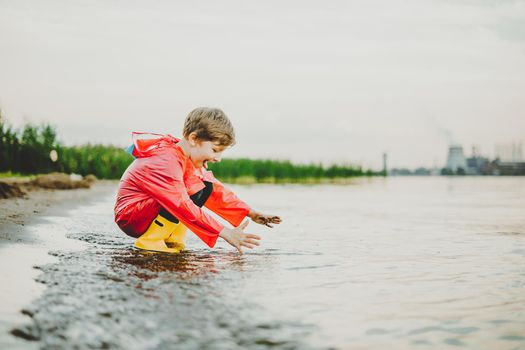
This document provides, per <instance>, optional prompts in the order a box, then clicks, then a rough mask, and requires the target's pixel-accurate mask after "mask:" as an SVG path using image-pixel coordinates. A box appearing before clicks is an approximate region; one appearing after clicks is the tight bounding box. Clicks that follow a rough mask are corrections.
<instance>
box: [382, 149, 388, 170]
mask: <svg viewBox="0 0 525 350" xmlns="http://www.w3.org/2000/svg"><path fill="white" fill-rule="evenodd" d="M387 162H388V155H387V154H386V153H383V174H384V175H388V166H387Z"/></svg>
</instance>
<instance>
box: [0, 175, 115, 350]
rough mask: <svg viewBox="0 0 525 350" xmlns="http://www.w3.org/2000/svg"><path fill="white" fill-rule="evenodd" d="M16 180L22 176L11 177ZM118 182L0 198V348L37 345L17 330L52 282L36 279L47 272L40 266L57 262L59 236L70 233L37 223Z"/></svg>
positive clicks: (89, 199) (85, 201) (93, 197)
mask: <svg viewBox="0 0 525 350" xmlns="http://www.w3.org/2000/svg"><path fill="white" fill-rule="evenodd" d="M7 181H14V182H16V181H17V180H16V179H14V180H13V179H9V180H7ZM116 186H117V182H116V181H98V182H97V183H95V184H94V185H93V186H92V188H90V189H85V188H82V189H75V190H49V189H41V188H34V187H33V188H31V189H30V190H29V191H27V188H24V191H25V192H26V194H25V196H23V197H15V198H9V199H0V273H1V275H2V280H3V281H2V283H1V284H0V296H1V297H2V301H3V302H2V303H1V304H0V348H1V349H31V348H37V344H35V343H30V342H27V341H25V340H23V339H21V338H19V337H15V336H13V335H12V334H11V332H12V331H13V329H14V328H15V327H16V326H17V325H19V324H22V323H27V322H28V318H27V315H26V312H25V311H24V309H23V308H24V307H25V306H26V305H28V304H29V303H30V302H31V300H33V299H35V298H37V297H38V296H39V295H40V294H41V293H42V292H43V291H44V290H45V288H46V286H45V285H44V284H42V283H40V282H38V281H36V278H37V277H38V275H39V274H40V273H41V272H40V271H39V270H38V269H36V268H35V267H38V266H43V265H45V264H49V263H52V262H55V261H56V258H54V257H53V256H51V255H49V253H48V252H49V250H50V248H51V247H50V246H52V245H53V244H56V240H57V239H58V240H66V237H65V235H64V233H63V232H62V233H58V234H57V232H58V231H60V230H59V229H57V230H56V231H57V232H55V233H54V234H53V233H52V234H49V233H47V232H37V231H35V230H34V227H35V226H38V225H41V224H45V223H47V222H48V220H49V218H50V217H57V216H61V215H65V213H66V212H67V211H68V210H71V209H72V208H75V207H78V206H82V205H87V204H89V203H91V202H92V201H96V200H97V198H99V197H100V196H103V195H107V194H108V193H111V192H113V191H114V189H115V188H116Z"/></svg>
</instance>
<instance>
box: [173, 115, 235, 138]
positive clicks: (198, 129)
mask: <svg viewBox="0 0 525 350" xmlns="http://www.w3.org/2000/svg"><path fill="white" fill-rule="evenodd" d="M192 132H194V133H195V134H197V138H198V139H199V140H201V141H212V142H218V143H219V144H220V145H221V146H233V145H234V144H235V131H234V130H233V125H232V123H231V122H230V119H228V117H227V116H226V114H224V112H223V111H222V110H220V109H218V108H208V107H199V108H195V109H194V110H193V111H191V112H190V113H189V114H188V116H187V117H186V120H185V121H184V128H183V130H182V134H183V135H184V137H186V138H187V137H189V135H190V134H191V133H192Z"/></svg>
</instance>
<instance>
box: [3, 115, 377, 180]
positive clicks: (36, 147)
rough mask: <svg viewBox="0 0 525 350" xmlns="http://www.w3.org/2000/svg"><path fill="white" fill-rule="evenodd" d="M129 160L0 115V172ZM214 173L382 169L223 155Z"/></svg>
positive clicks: (116, 150)
mask: <svg viewBox="0 0 525 350" xmlns="http://www.w3.org/2000/svg"><path fill="white" fill-rule="evenodd" d="M132 161H133V158H132V157H131V155H129V154H128V153H127V152H126V151H125V150H124V149H123V148H121V147H116V146H108V145H92V144H87V145H82V146H72V147H69V146H65V145H63V144H61V143H60V142H59V141H58V140H57V133H56V131H55V129H54V128H53V127H52V126H51V125H46V124H44V125H32V124H26V125H25V126H24V127H23V128H22V129H21V130H15V129H13V128H12V127H11V126H9V125H7V124H6V123H5V121H4V120H3V118H2V116H1V114H0V174H3V175H4V176H6V175H10V174H16V175H20V176H24V175H31V174H44V173H50V172H63V173H75V174H79V175H82V176H86V175H88V174H93V175H95V176H96V177H97V178H99V179H119V178H120V177H121V176H122V174H123V173H124V171H125V170H126V168H127V167H128V165H129V164H130V163H131V162H132ZM209 169H210V170H212V171H213V173H214V175H215V176H216V177H217V178H218V179H221V181H224V182H230V183H241V184H251V183H345V182H346V181H347V180H348V179H350V178H353V177H361V176H380V175H383V173H382V172H374V171H371V170H367V171H365V170H363V169H362V168H361V167H359V166H351V165H330V166H323V165H321V164H293V163H291V162H289V161H281V160H256V159H255V160H254V159H244V158H243V159H224V160H222V161H221V162H220V163H214V164H209Z"/></svg>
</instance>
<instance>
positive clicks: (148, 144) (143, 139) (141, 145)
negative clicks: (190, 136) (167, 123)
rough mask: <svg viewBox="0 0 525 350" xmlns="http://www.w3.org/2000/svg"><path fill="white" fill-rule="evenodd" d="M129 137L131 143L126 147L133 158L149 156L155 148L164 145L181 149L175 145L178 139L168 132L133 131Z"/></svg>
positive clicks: (163, 146) (157, 148)
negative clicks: (164, 133) (163, 133)
mask: <svg viewBox="0 0 525 350" xmlns="http://www.w3.org/2000/svg"><path fill="white" fill-rule="evenodd" d="M131 138H132V140H133V144H132V145H131V146H130V147H129V148H128V152H129V153H130V154H131V155H132V156H133V157H135V158H146V157H151V156H152V155H153V154H154V153H155V152H156V151H157V150H159V149H161V148H165V147H172V148H178V149H179V150H181V149H180V147H179V146H176V144H177V143H178V142H179V141H180V139H178V138H176V137H173V136H171V135H169V134H167V135H162V134H154V133H147V132H136V131H135V132H133V133H132V135H131ZM181 151H182V150H181Z"/></svg>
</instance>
